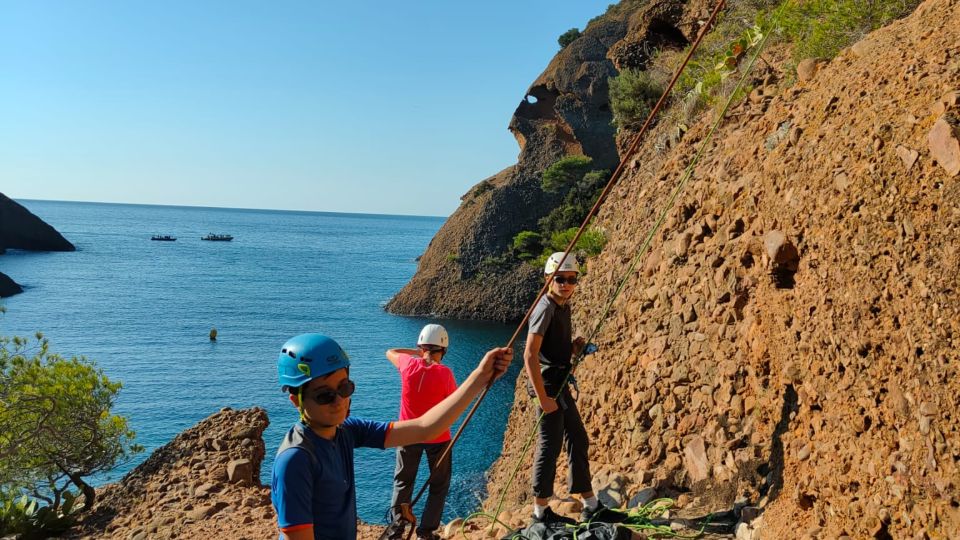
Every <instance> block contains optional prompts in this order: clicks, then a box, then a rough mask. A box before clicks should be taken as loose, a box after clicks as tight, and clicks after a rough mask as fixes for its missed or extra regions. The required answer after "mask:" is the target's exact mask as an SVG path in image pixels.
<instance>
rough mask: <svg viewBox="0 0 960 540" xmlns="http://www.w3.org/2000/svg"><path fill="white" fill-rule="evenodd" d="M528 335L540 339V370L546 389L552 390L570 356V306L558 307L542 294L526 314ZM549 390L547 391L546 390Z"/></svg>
mask: <svg viewBox="0 0 960 540" xmlns="http://www.w3.org/2000/svg"><path fill="white" fill-rule="evenodd" d="M529 332H530V333H531V334H537V335H538V336H543V341H542V342H541V344H540V371H541V373H543V382H544V385H545V386H547V387H556V385H559V384H560V383H561V382H562V381H563V379H564V378H565V377H566V376H567V372H569V371H570V368H571V363H570V360H571V357H572V356H573V324H572V323H571V322H570V304H564V305H562V306H561V305H558V304H557V303H556V302H554V301H553V300H552V299H551V298H550V295H546V294H545V295H543V297H541V298H540V301H539V302H537V307H535V308H533V313H531V314H530V323H529ZM549 390H551V388H548V391H549Z"/></svg>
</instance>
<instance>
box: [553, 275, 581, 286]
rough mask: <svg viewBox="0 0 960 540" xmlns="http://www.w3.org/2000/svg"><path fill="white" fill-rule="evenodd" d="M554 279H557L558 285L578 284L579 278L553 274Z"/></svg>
mask: <svg viewBox="0 0 960 540" xmlns="http://www.w3.org/2000/svg"><path fill="white" fill-rule="evenodd" d="M553 281H555V282H556V283H557V284H558V285H563V284H565V283H569V284H571V285H576V284H577V281H578V279H577V276H570V277H563V276H553Z"/></svg>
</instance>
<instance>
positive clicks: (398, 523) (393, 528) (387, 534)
mask: <svg viewBox="0 0 960 540" xmlns="http://www.w3.org/2000/svg"><path fill="white" fill-rule="evenodd" d="M725 2H726V0H718V2H717V4H716V6H715V7H714V9H713V12H712V13H711V14H710V18H709V19H708V20H707V22H706V24H704V26H703V28H702V29H701V30H700V33H699V34H698V35H697V38H696V40H695V41H694V42H693V44H692V45H691V48H690V51H689V52H688V53H687V56H686V57H685V58H684V60H683V62H682V63H681V65H680V67H679V68H678V69H677V71H676V72H675V73H674V75H673V78H672V79H671V80H670V82H669V84H668V85H667V87H666V89H665V90H664V91H663V94H661V96H660V99H658V100H657V103H656V104H655V105H654V107H653V108H652V109H651V111H650V114H649V115H648V116H647V119H646V121H645V122H644V123H643V126H642V127H641V128H640V130H639V131H638V133H637V135H636V136H635V137H634V139H633V142H632V143H631V145H630V147H629V148H628V150H627V152H626V154H625V156H624V159H622V160H621V161H620V163H619V164H618V165H617V168H616V169H615V170H614V172H613V174H612V175H611V176H610V180H609V181H608V182H607V185H606V186H605V187H604V189H603V191H602V192H601V193H600V196H599V197H597V201H596V202H595V203H594V205H593V207H592V208H591V209H590V211H589V212H588V213H587V216H586V217H585V218H584V220H583V223H582V224H581V225H580V228H579V229H578V230H577V232H576V234H575V235H574V236H573V238H572V239H571V240H570V242H569V244H568V245H567V247H566V249H565V250H564V252H563V257H567V256H568V255H569V254H570V252H571V251H572V250H573V248H574V246H576V244H577V241H578V240H579V239H580V236H581V235H582V234H583V232H584V231H585V230H586V228H587V226H588V225H589V224H590V222H591V221H592V220H593V218H594V216H595V215H596V213H597V211H598V210H599V208H600V206H601V205H602V204H603V203H604V202H605V201H606V199H607V196H608V195H609V194H610V192H611V191H612V189H613V187H614V186H615V185H616V184H617V182H618V181H619V180H620V177H621V176H622V175H623V171H624V169H625V168H626V164H627V163H628V162H629V161H630V158H631V157H632V156H633V154H634V153H636V151H637V149H638V148H639V146H640V142H641V141H642V139H643V136H644V135H645V134H646V132H647V130H648V129H649V127H650V125H651V123H652V121H653V118H654V117H655V116H656V114H657V112H659V110H660V108H661V107H662V106H663V104H664V103H665V102H666V100H667V97H668V96H669V94H670V91H671V90H672V89H673V87H674V85H675V84H676V82H677V80H678V79H679V78H680V75H681V74H682V73H683V70H684V69H685V68H686V66H687V64H688V63H689V61H690V59H691V57H692V56H693V54H694V52H696V50H697V47H698V46H699V45H700V43H701V41H702V40H703V37H704V36H705V35H706V34H707V32H708V31H709V29H710V28H711V27H712V26H713V23H714V21H715V20H716V18H717V16H718V15H719V13H720V10H721V9H722V8H723V6H724V5H725ZM768 36H769V33H765V34H764V35H763V37H762V38H761V40H760V41H759V43H758V44H757V47H756V51H755V53H754V55H753V56H752V57H751V58H750V61H749V62H748V64H747V66H746V68H745V69H744V70H743V76H742V77H741V78H740V80H739V81H738V82H737V85H736V87H735V89H734V91H733V92H732V93H731V94H730V96H729V98H728V99H727V101H726V103H725V104H724V107H723V109H722V110H721V111H720V113H719V114H718V117H717V121H716V122H715V123H714V125H713V126H712V127H711V129H710V130H709V132H708V133H707V135H706V136H705V137H704V139H703V141H702V142H701V145H700V148H699V149H698V151H697V153H696V154H695V155H694V157H693V159H692V160H691V161H690V163H689V164H688V166H687V168H686V170H685V171H684V174H683V176H682V177H681V180H680V182H679V183H678V184H677V186H676V188H675V189H674V190H673V192H672V193H671V195H670V197H669V198H668V200H667V203H666V205H665V206H664V208H663V210H662V211H661V213H660V215H659V217H658V219H657V221H656V222H655V223H654V224H653V226H652V227H651V228H650V230H649V232H648V234H647V235H646V237H645V238H644V241H643V243H642V245H641V247H640V250H639V251H638V252H637V254H636V256H634V258H633V260H632V261H631V262H630V265H629V266H628V269H627V272H625V273H624V276H623V278H621V280H620V281H619V283H618V285H617V287H616V289H615V290H614V292H613V293H612V294H611V298H610V300H609V301H608V303H607V306H606V307H605V308H604V311H603V312H602V313H601V315H600V317H599V321H598V323H597V325H596V326H595V327H594V329H593V330H592V331H591V333H590V335H589V336H588V337H587V341H588V342H589V341H592V339H593V338H594V337H595V336H596V335H597V334H598V333H599V331H600V329H601V328H602V326H603V323H604V321H605V319H606V317H607V315H608V314H609V313H610V310H611V309H612V307H613V303H614V302H615V301H616V299H617V298H618V297H619V296H620V294H621V293H622V292H623V289H624V288H625V286H626V283H627V281H628V279H629V277H630V276H631V275H632V273H633V272H634V271H635V269H636V266H637V265H638V263H639V261H640V260H641V259H642V258H643V256H644V255H645V254H646V252H647V250H648V249H649V246H650V242H651V241H652V239H653V237H654V235H655V234H656V233H657V231H658V230H659V229H660V227H661V226H662V225H663V223H664V221H666V216H667V214H668V213H669V211H670V209H671V208H673V205H674V203H675V202H676V199H677V197H678V196H679V194H680V192H681V191H682V190H683V188H684V187H685V186H686V184H687V182H688V181H689V179H690V177H691V176H692V175H693V169H694V166H695V165H696V164H697V162H698V161H699V159H700V157H701V156H702V155H703V152H704V151H705V149H706V147H707V143H708V142H709V141H710V140H711V139H712V137H713V134H714V133H715V132H716V130H717V128H718V127H719V125H720V123H721V122H722V121H723V119H724V116H725V115H726V113H727V111H728V110H729V108H730V105H731V104H732V102H733V98H734V96H736V95H737V93H738V91H739V90H740V88H741V87H742V86H743V84H744V81H745V80H746V78H747V75H748V74H749V73H750V70H751V69H752V67H753V64H754V62H755V61H756V59H757V58H758V57H759V55H760V52H761V51H762V50H763V47H764V45H765V44H766V41H767V37H768ZM558 270H559V267H558V268H557V269H556V270H555V271H554V272H553V273H552V274H550V276H549V277H548V279H547V280H546V281H545V283H544V285H543V286H542V287H541V288H540V292H539V293H538V294H537V297H536V298H535V299H534V301H533V303H532V304H531V305H530V308H529V309H528V310H527V312H526V314H525V315H524V317H523V319H522V320H521V321H520V323H519V324H518V325H517V329H516V331H514V333H513V335H512V336H511V337H510V340H509V341H508V342H507V345H506V347H507V348H512V347H513V345H514V343H515V342H516V340H517V338H518V337H519V336H520V332H521V331H522V330H523V327H524V325H525V324H526V322H527V320H529V318H530V315H531V314H532V313H533V310H534V309H535V308H536V305H537V303H538V302H539V301H540V299H541V298H542V297H543V295H544V294H546V292H547V290H548V289H549V286H550V282H551V281H552V279H553V277H554V276H555V275H556V273H557V271H558ZM584 356H585V353H584V351H581V352H580V354H579V355H578V356H577V358H575V359H574V361H573V363H572V367H571V369H570V370H568V372H567V378H565V379H564V382H563V384H561V385H560V387H561V392H562V388H563V387H565V386H566V384H567V379H569V377H570V376H571V374H572V373H573V370H574V369H575V368H576V367H577V366H578V365H579V364H580V363H581V362H582V360H583V358H584ZM492 385H493V381H490V382H489V383H487V385H486V386H485V387H484V389H483V391H482V392H481V393H480V396H479V397H478V398H477V400H476V401H475V402H474V404H473V406H472V407H471V408H470V410H469V412H468V413H467V416H466V417H465V418H464V420H463V422H462V423H461V424H460V426H459V428H458V429H457V431H456V433H455V434H454V436H453V438H452V439H451V440H450V444H449V445H448V446H447V449H446V450H445V451H444V453H443V454H442V455H441V456H440V459H439V460H438V463H443V461H444V460H445V459H447V456H448V455H449V453H450V450H451V449H452V448H453V446H454V445H455V444H456V443H457V441H458V440H459V439H460V436H461V435H462V433H463V430H464V428H466V426H467V424H469V423H470V420H471V419H472V418H473V415H474V413H475V412H476V410H477V408H478V407H479V406H480V404H481V403H482V402H483V400H484V398H485V397H486V396H487V393H488V392H489V391H490V388H491V386H492ZM558 396H559V394H558ZM543 416H544V414H543V412H542V411H541V414H540V416H539V417H538V418H537V422H536V423H535V424H534V426H533V429H532V430H531V433H530V435H529V436H528V437H527V440H526V442H525V443H524V446H523V449H522V450H521V452H520V455H521V456H522V455H525V454H526V452H527V451H528V450H529V447H530V444H531V443H532V441H533V437H534V436H535V435H536V432H537V428H538V427H539V425H540V423H541V421H542V420H543ZM521 464H522V462H521V461H519V460H518V464H517V466H516V467H515V468H514V470H513V472H512V473H511V475H510V478H509V480H508V482H507V484H506V485H505V486H504V489H503V490H502V492H501V496H500V499H499V501H498V504H497V509H496V512H494V513H493V514H492V515H490V514H488V513H485V512H475V513H473V514H471V515H470V516H468V517H467V519H465V520H464V522H463V524H462V525H461V529H460V532H461V534H463V533H464V527H465V526H466V524H467V523H468V522H469V521H470V520H471V519H472V518H475V517H486V518H488V519H490V520H491V524H490V529H491V530H492V529H493V527H494V526H495V525H496V524H497V523H500V524H501V525H504V524H503V523H502V522H500V521H499V520H498V519H497V516H499V515H500V511H501V509H502V508H503V503H504V499H505V497H506V493H507V490H508V489H509V487H510V485H511V484H512V483H513V481H514V480H515V479H516V475H517V473H518V472H519V468H520V466H521ZM432 476H433V472H431V474H430V477H428V479H427V481H426V482H425V483H424V484H423V485H422V486H421V487H420V489H419V491H418V492H417V494H416V496H415V497H414V498H413V499H412V501H411V503H410V504H409V505H401V513H402V515H401V516H400V518H399V519H397V520H395V521H394V522H393V523H392V524H391V525H390V526H388V527H387V529H386V530H385V531H384V533H383V535H381V536H380V539H381V540H388V539H390V538H396V536H392V535H395V534H397V531H398V530H405V529H406V528H407V526H408V525H409V526H410V527H409V531H410V533H409V534H412V531H413V525H412V524H414V523H415V522H416V518H415V517H414V516H413V515H412V511H409V510H410V509H411V508H412V507H413V506H414V505H416V503H417V501H419V500H420V497H422V496H423V494H424V492H425V491H426V488H427V486H428V485H429V483H430V479H431V478H432ZM403 506H407V509H406V510H407V511H409V512H404V510H403ZM644 508H645V507H644ZM407 513H409V515H404V514H407ZM638 519H639V518H638ZM403 522H407V523H403ZM636 526H637V527H641V526H644V525H642V524H637V525H636ZM507 528H508V529H509V527H507ZM668 528H669V527H668ZM657 533H658V534H667V531H665V530H663V531H657ZM669 534H670V535H671V536H678V535H676V534H675V533H674V532H673V531H672V530H670V532H669ZM408 537H409V536H408Z"/></svg>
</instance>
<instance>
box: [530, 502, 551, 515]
mask: <svg viewBox="0 0 960 540" xmlns="http://www.w3.org/2000/svg"><path fill="white" fill-rule="evenodd" d="M547 508H549V506H547V505H543V506H540V505H539V504H537V503H533V515H534V516H536V517H537V518H538V519H539V518H542V517H543V513H544V512H546V511H547Z"/></svg>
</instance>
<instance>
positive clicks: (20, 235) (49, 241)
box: [0, 193, 76, 298]
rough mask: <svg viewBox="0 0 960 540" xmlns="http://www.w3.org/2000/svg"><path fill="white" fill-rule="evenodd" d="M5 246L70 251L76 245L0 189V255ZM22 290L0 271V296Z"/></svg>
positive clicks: (5, 248)
mask: <svg viewBox="0 0 960 540" xmlns="http://www.w3.org/2000/svg"><path fill="white" fill-rule="evenodd" d="M8 249H25V250H30V251H73V250H75V249H76V248H75V247H74V246H73V244H71V243H70V242H69V241H67V239H66V238H64V237H63V235H61V234H60V233H59V232H57V231H56V229H54V228H53V227H51V226H50V225H48V224H46V223H45V222H44V221H43V220H41V219H40V218H38V217H37V216H35V215H33V214H32V213H31V212H30V211H29V210H27V209H26V208H24V207H23V206H22V205H20V204H19V203H17V202H15V201H14V200H12V199H10V198H9V197H7V196H6V195H4V194H3V193H0V255H2V254H3V253H4V252H5V251H6V250H8ZM20 292H23V289H21V288H20V286H19V285H17V283H15V282H14V281H13V280H12V279H10V278H9V277H8V276H6V275H4V274H2V273H0V298H3V297H7V296H12V295H14V294H17V293H20Z"/></svg>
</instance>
